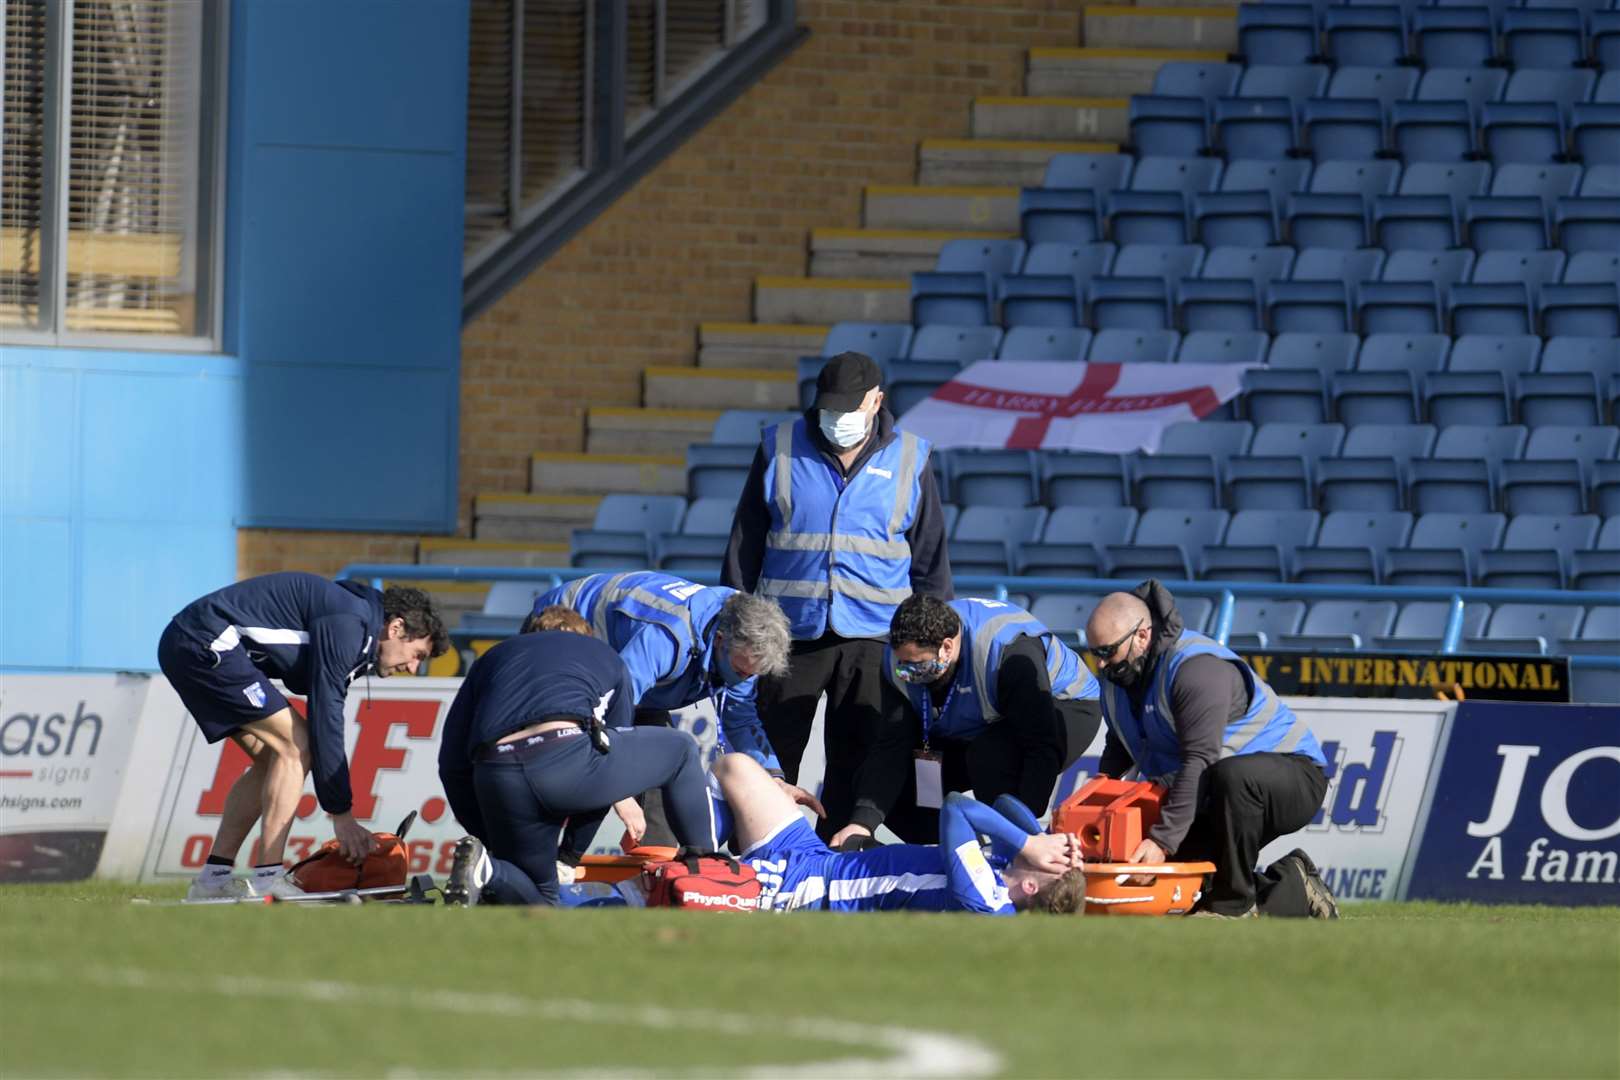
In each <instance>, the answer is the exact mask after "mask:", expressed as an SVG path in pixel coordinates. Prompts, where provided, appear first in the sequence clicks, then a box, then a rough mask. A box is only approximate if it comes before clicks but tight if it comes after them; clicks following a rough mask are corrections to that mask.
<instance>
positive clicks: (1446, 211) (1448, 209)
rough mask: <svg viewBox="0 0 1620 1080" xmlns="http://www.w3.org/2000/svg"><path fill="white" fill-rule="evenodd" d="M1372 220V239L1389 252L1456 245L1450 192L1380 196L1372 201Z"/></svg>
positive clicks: (1455, 229) (1437, 248)
mask: <svg viewBox="0 0 1620 1080" xmlns="http://www.w3.org/2000/svg"><path fill="white" fill-rule="evenodd" d="M1423 164H1427V165H1432V164H1434V163H1433V162H1424V163H1423ZM1412 167H1413V168H1414V169H1415V168H1417V166H1416V165H1414V166H1412ZM1372 220H1373V240H1374V242H1375V243H1376V244H1377V245H1378V246H1379V247H1381V248H1384V249H1386V250H1389V251H1396V250H1399V249H1402V248H1406V249H1409V250H1414V251H1434V252H1443V251H1446V250H1448V249H1450V248H1454V247H1456V246H1457V207H1456V205H1455V203H1454V202H1453V200H1452V197H1451V196H1450V195H1380V196H1378V197H1377V198H1375V199H1374V200H1373V207H1372Z"/></svg>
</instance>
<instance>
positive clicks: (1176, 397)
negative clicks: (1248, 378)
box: [899, 360, 1247, 454]
mask: <svg viewBox="0 0 1620 1080" xmlns="http://www.w3.org/2000/svg"><path fill="white" fill-rule="evenodd" d="M1246 369H1247V365H1244V364H1084V363H1055V362H1034V363H1031V362H1024V361H1012V360H981V361H979V362H978V363H975V364H972V365H971V366H969V367H968V368H966V369H965V370H963V372H962V373H961V374H960V375H958V376H956V378H954V379H952V380H951V381H950V382H948V383H946V384H945V385H944V386H941V387H940V388H939V389H938V390H935V391H934V393H933V395H932V396H931V397H929V398H927V399H926V400H924V401H922V402H920V403H918V404H917V405H914V406H912V408H911V409H909V410H908V411H907V412H906V414H905V416H904V417H903V418H902V419H901V420H900V424H899V426H900V427H901V428H903V429H905V430H906V431H910V432H913V433H914V434H917V435H920V436H922V437H923V438H925V439H928V440H929V441H931V442H932V443H933V444H934V445H935V446H939V447H955V446H967V447H980V448H986V449H1007V450H1092V451H1100V452H1103V453H1113V454H1120V453H1128V452H1130V451H1132V450H1149V451H1153V450H1157V449H1158V448H1159V437H1160V435H1161V434H1162V433H1163V431H1164V429H1165V428H1166V427H1168V426H1169V425H1171V424H1174V423H1177V422H1179V421H1182V420H1197V419H1200V418H1202V417H1204V416H1208V415H1209V414H1210V413H1212V412H1214V411H1215V410H1216V409H1218V408H1219V407H1220V406H1221V405H1222V404H1223V403H1224V402H1227V401H1230V400H1231V399H1232V398H1234V397H1236V396H1237V394H1238V391H1239V390H1240V389H1241V388H1242V383H1243V372H1244V371H1245V370H1246Z"/></svg>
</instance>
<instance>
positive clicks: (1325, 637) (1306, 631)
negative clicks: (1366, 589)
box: [1274, 600, 1395, 649]
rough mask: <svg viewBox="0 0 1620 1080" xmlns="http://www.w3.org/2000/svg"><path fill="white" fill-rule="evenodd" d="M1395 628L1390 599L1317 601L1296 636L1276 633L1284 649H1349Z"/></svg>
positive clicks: (1277, 642) (1393, 603) (1279, 645)
mask: <svg viewBox="0 0 1620 1080" xmlns="http://www.w3.org/2000/svg"><path fill="white" fill-rule="evenodd" d="M1394 625H1395V601H1393V600H1375V601H1364V600H1317V601H1316V602H1314V603H1312V604H1311V606H1310V610H1309V611H1307V612H1306V614H1305V621H1304V622H1303V623H1301V624H1300V628H1299V632H1298V633H1297V634H1279V635H1277V640H1276V641H1275V643H1274V644H1276V645H1277V646H1278V647H1280V648H1284V649H1299V648H1306V649H1309V648H1350V649H1359V648H1361V646H1362V643H1363V642H1366V641H1371V640H1372V639H1373V638H1377V637H1384V636H1387V635H1388V634H1389V631H1390V629H1391V628H1392V627H1393V626H1394Z"/></svg>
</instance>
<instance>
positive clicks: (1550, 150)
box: [1480, 101, 1564, 165]
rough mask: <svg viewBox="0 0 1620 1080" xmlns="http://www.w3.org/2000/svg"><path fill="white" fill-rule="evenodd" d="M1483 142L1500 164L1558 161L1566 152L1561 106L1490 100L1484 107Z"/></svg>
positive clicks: (1483, 145) (1532, 102)
mask: <svg viewBox="0 0 1620 1080" xmlns="http://www.w3.org/2000/svg"><path fill="white" fill-rule="evenodd" d="M1480 144H1481V149H1482V150H1483V151H1484V153H1485V154H1486V155H1487V156H1488V157H1490V159H1491V160H1492V161H1493V162H1495V163H1496V164H1498V165H1501V164H1505V163H1508V162H1520V163H1523V164H1527V165H1534V164H1540V163H1542V162H1556V161H1558V160H1559V159H1561V158H1562V157H1563V154H1564V128H1563V122H1562V120H1561V118H1560V116H1559V113H1558V106H1557V105H1556V104H1553V103H1551V102H1543V101H1495V102H1487V103H1486V104H1485V106H1484V107H1483V108H1482V109H1481V110H1480Z"/></svg>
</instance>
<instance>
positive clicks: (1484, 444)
mask: <svg viewBox="0 0 1620 1080" xmlns="http://www.w3.org/2000/svg"><path fill="white" fill-rule="evenodd" d="M1529 437H1530V433H1529V431H1528V430H1527V429H1525V428H1524V427H1522V426H1519V425H1512V426H1507V425H1498V424H1491V425H1473V424H1458V425H1455V426H1452V427H1445V428H1441V430H1440V437H1439V438H1438V439H1436V440H1435V444H1434V456H1435V457H1436V458H1454V459H1463V460H1469V461H1479V462H1483V463H1484V464H1485V465H1486V467H1487V468H1489V469H1490V470H1491V471H1492V474H1493V475H1494V473H1495V470H1496V467H1497V466H1498V465H1500V464H1501V463H1502V462H1504V461H1507V460H1509V459H1511V458H1517V457H1523V456H1524V448H1525V444H1526V443H1527V442H1528V441H1529Z"/></svg>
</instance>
